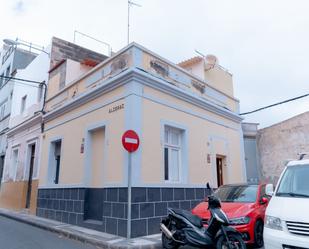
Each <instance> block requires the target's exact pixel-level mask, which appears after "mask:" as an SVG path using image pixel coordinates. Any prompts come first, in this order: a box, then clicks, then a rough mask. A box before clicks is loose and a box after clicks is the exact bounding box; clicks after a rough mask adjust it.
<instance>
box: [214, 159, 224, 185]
mask: <svg viewBox="0 0 309 249" xmlns="http://www.w3.org/2000/svg"><path fill="white" fill-rule="evenodd" d="M223 161H224V156H221V155H216V178H217V187H220V186H221V185H223V184H224V172H223ZM218 162H221V165H220V164H219V163H218ZM219 170H221V172H219ZM219 174H220V176H219Z"/></svg>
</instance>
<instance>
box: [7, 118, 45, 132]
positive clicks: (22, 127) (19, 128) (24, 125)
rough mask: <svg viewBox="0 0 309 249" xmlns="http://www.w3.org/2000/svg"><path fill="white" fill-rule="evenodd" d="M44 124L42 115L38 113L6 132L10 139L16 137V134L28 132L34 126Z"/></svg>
mask: <svg viewBox="0 0 309 249" xmlns="http://www.w3.org/2000/svg"><path fill="white" fill-rule="evenodd" d="M41 122H42V114H41V113H37V114H35V115H33V116H31V117H30V118H28V119H26V120H25V121H23V122H22V123H20V124H18V125H16V126H14V127H12V128H9V130H8V131H7V132H6V134H7V136H8V137H11V136H14V135H15V134H18V133H20V132H22V131H24V130H27V129H29V128H31V127H33V126H34V125H37V124H40V123H41Z"/></svg>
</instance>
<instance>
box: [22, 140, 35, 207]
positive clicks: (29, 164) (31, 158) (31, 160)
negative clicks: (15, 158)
mask: <svg viewBox="0 0 309 249" xmlns="http://www.w3.org/2000/svg"><path fill="white" fill-rule="evenodd" d="M33 148H34V149H33ZM36 152H37V143H36V141H35V142H32V143H28V144H27V161H26V167H25V171H24V176H25V178H26V177H27V175H26V172H27V169H28V168H29V172H28V173H29V175H28V177H27V178H26V179H25V180H26V181H27V192H26V204H25V208H26V209H28V208H30V203H31V192H32V178H33V169H34V166H35V159H36V154H37V153H36Z"/></svg>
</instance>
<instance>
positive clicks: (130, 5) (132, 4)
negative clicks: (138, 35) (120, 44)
mask: <svg viewBox="0 0 309 249" xmlns="http://www.w3.org/2000/svg"><path fill="white" fill-rule="evenodd" d="M132 6H136V7H142V5H140V4H138V3H134V2H133V1H130V0H128V41H127V42H128V44H129V43H130V7H132Z"/></svg>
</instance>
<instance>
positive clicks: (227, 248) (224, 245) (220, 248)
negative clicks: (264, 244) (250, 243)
mask: <svg viewBox="0 0 309 249" xmlns="http://www.w3.org/2000/svg"><path fill="white" fill-rule="evenodd" d="M227 236H228V238H229V242H230V243H228V241H227V239H226V237H225V236H224V235H222V236H220V237H219V238H218V240H217V243H216V248H217V249H246V244H245V242H244V241H243V239H242V238H241V236H240V235H239V234H237V233H228V234H227Z"/></svg>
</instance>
